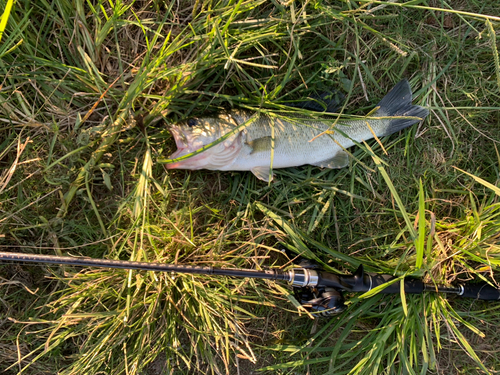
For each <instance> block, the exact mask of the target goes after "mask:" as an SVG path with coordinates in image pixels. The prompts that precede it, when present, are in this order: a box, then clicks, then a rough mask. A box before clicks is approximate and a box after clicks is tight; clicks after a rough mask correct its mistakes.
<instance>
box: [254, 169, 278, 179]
mask: <svg viewBox="0 0 500 375" xmlns="http://www.w3.org/2000/svg"><path fill="white" fill-rule="evenodd" d="M252 173H253V174H254V175H255V177H257V178H258V179H259V180H262V181H266V182H269V181H272V179H273V176H272V175H271V179H269V175H270V174H271V168H269V167H254V168H252Z"/></svg>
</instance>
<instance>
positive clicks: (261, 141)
mask: <svg viewBox="0 0 500 375" xmlns="http://www.w3.org/2000/svg"><path fill="white" fill-rule="evenodd" d="M246 144H247V145H248V146H249V147H251V149H252V151H251V152H250V154H253V153H255V152H265V151H271V148H272V137H271V136H267V137H262V138H257V139H254V140H253V141H248V142H246Z"/></svg>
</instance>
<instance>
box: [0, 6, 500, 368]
mask: <svg viewBox="0 0 500 375" xmlns="http://www.w3.org/2000/svg"><path fill="white" fill-rule="evenodd" d="M6 4H7V6H6V5H4V3H2V4H1V7H2V8H0V12H2V14H3V16H2V18H1V19H0V33H2V31H3V30H2V28H3V27H4V25H5V31H4V32H3V33H2V34H1V40H0V41H1V45H0V71H1V77H2V80H1V81H0V111H1V115H0V248H1V249H2V250H12V251H25V252H37V253H47V254H64V255H68V254H77V255H85V256H91V257H98V258H99V257H106V258H111V259H117V258H119V259H130V260H144V261H161V262H168V263H182V264H196V265H213V266H218V267H248V268H264V267H286V266H289V265H290V260H289V259H288V258H287V257H286V256H285V254H284V253H283V252H282V251H281V249H283V248H288V249H289V250H291V251H292V252H296V253H297V254H301V255H303V256H306V257H308V258H312V259H315V260H316V261H317V262H319V263H321V264H322V265H323V266H324V267H326V268H328V269H330V270H332V271H336V272H351V271H353V270H354V269H355V268H356V267H357V266H358V265H359V264H360V263H363V264H365V266H366V268H367V269H368V270H369V271H373V272H385V273H391V274H394V275H399V276H402V275H414V276H418V277H425V278H426V280H427V281H429V282H437V283H453V282H457V281H459V280H473V279H474V280H481V279H483V280H487V281H489V282H491V283H496V281H495V273H496V272H497V268H498V266H497V264H498V257H499V254H500V236H499V235H498V233H499V229H500V220H499V218H498V217H499V216H498V215H499V212H500V211H499V209H500V205H499V202H498V195H500V191H499V188H498V179H499V162H500V154H499V152H498V146H499V145H498V143H499V141H500V128H499V122H500V117H499V113H500V112H499V109H500V106H499V105H498V103H499V96H500V95H499V94H500V91H499V90H500V66H499V56H498V41H497V39H498V38H497V34H498V29H499V25H500V18H499V17H498V16H496V14H497V13H498V12H497V6H496V4H494V2H491V3H490V2H475V1H468V2H451V1H427V2H425V1H421V2H408V3H399V2H392V1H368V0H366V1H357V2H351V1H339V2H337V1H331V2H328V1H326V2H325V1H309V2H304V3H296V2H279V1H271V2H267V1H238V2H231V1H220V2H212V1H205V0H199V1H195V2H190V1H189V2H188V1H185V2H184V1H181V2H161V1H136V2H132V3H127V4H124V3H121V2H106V1H99V0H98V1H87V2H85V1H81V0H77V1H66V0H55V1H52V2H48V1H37V2H29V1H24V0H21V1H18V2H16V3H15V4H14V6H13V7H12V9H10V8H9V6H10V5H9V4H12V3H11V2H6ZM5 19H8V22H7V23H6V24H5V22H4V20H5ZM404 77H405V78H408V79H409V81H410V83H411V85H412V88H413V91H414V98H415V103H416V104H420V105H424V106H426V107H428V108H429V109H430V112H431V114H430V116H429V117H428V118H427V119H426V120H425V121H424V122H423V123H422V124H420V125H418V126H414V127H412V128H410V129H408V130H405V131H403V132H401V133H400V134H395V135H392V136H390V137H386V138H384V139H382V140H381V141H382V143H383V149H382V148H381V147H380V145H379V143H377V142H375V141H373V142H369V143H368V144H363V145H360V147H357V148H353V149H352V150H350V151H351V152H352V158H351V162H350V165H349V167H348V168H345V169H342V170H335V171H332V170H326V169H325V170H322V169H319V168H316V167H311V166H305V167H298V168H288V169H285V170H276V171H274V173H275V175H276V178H275V180H274V182H273V183H272V184H269V185H268V184H265V183H263V182H261V181H259V180H257V179H256V178H255V177H254V176H253V175H252V174H251V173H247V172H213V171H193V172H189V171H182V170H173V171H172V170H169V171H167V170H166V168H165V165H164V164H162V163H161V161H162V160H164V159H166V158H167V157H168V156H169V155H170V154H171V153H172V151H174V149H175V144H174V142H173V140H172V137H171V135H170V133H169V132H168V125H169V124H171V123H174V122H176V121H179V120H181V119H185V118H188V117H191V116H202V115H204V114H207V113H213V112H216V111H221V110H230V109H231V108H244V109H250V110H259V111H261V112H264V113H283V112H285V113H287V112H288V109H287V108H286V104H287V103H291V102H293V101H296V100H300V99H301V98H304V97H307V96H308V95H310V94H313V93H315V92H322V91H328V90H332V89H335V90H339V91H340V92H342V93H344V94H345V96H346V106H345V107H344V108H342V111H343V112H344V113H345V114H351V115H365V114H367V113H369V112H370V111H371V110H372V109H373V107H374V106H375V105H376V104H377V103H378V101H379V100H380V99H381V98H382V97H383V96H384V95H385V93H386V92H387V91H388V90H390V88H391V87H392V86H394V85H395V84H396V83H397V82H398V81H399V80H400V79H401V78H404ZM308 115H314V114H311V113H308ZM384 150H385V151H384ZM0 277H1V279H0V285H1V289H0V293H1V294H0V304H1V305H2V307H1V309H2V310H0V314H1V315H0V369H1V370H2V371H3V372H4V373H6V374H18V373H25V374H32V373H36V374H43V373H46V374H54V373H61V374H103V373H106V374H144V375H153V374H155V375H156V374H182V373H186V374H193V373H214V374H226V373H227V374H242V375H244V374H250V373H254V372H256V371H257V370H259V369H260V371H261V372H262V373H269V374H292V373H301V374H305V373H309V374H400V373H408V374H416V373H435V374H449V373H464V374H465V373H467V374H470V373H494V372H496V370H497V369H498V367H499V362H500V357H499V355H498V354H497V352H498V349H497V343H498V340H499V338H500V337H499V334H498V329H497V327H498V325H497V323H498V316H499V314H498V310H499V309H500V305H499V304H496V303H486V302H478V301H472V300H460V299H456V298H451V297H450V298H448V299H447V298H446V297H445V296H437V295H431V294H428V293H426V294H424V295H421V296H420V295H419V296H411V295H407V296H401V295H394V296H389V295H379V294H377V295H374V294H373V293H369V294H366V295H350V296H348V297H349V307H348V309H347V310H346V311H345V312H344V313H343V314H341V315H339V316H336V317H333V318H331V319H323V320H321V319H315V320H311V319H310V317H308V316H307V314H304V313H303V312H300V311H298V310H297V308H296V301H295V300H294V298H293V296H292V294H291V291H290V290H289V289H288V288H287V287H286V286H285V285H282V284H275V283H270V282H265V281H255V280H236V279H228V278H217V277H211V276H193V275H171V274H155V273H141V272H135V271H134V272H132V271H120V270H93V269H84V270H79V269H72V268H70V267H64V268H61V267H60V268H58V267H47V266H43V265H40V266H34V265H28V266H25V265H22V266H20V265H11V264H3V265H1V266H0Z"/></svg>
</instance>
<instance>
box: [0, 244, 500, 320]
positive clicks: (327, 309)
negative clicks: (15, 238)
mask: <svg viewBox="0 0 500 375" xmlns="http://www.w3.org/2000/svg"><path fill="white" fill-rule="evenodd" d="M0 261H12V262H33V263H48V264H58V265H71V266H81V267H101V268H119V269H127V270H140V271H156V272H176V273H185V274H199V275H219V276H230V277H241V278H246V277H249V278H255V279H266V280H277V281H279V280H282V281H286V282H288V283H289V284H290V285H291V286H292V287H293V289H294V291H295V295H296V297H297V299H298V301H299V302H300V304H301V305H302V306H304V307H305V308H306V309H307V310H308V311H310V312H312V313H316V314H318V315H322V316H328V315H333V314H338V313H340V312H342V311H343V310H344V309H345V308H346V305H345V303H344V302H345V300H344V297H343V294H342V292H368V291H370V290H372V289H373V288H376V287H378V286H380V285H383V284H386V283H390V282H391V281H394V280H395V279H396V277H394V276H392V275H384V274H372V273H365V272H364V269H363V265H360V266H359V267H358V269H357V270H356V272H354V274H352V275H342V274H335V273H331V272H326V271H324V270H320V269H318V268H317V267H316V266H311V265H310V264H309V265H306V266H304V267H296V268H292V269H290V270H286V271H282V270H276V269H269V270H263V271H258V270H253V269H239V268H233V269H231V268H214V267H198V266H183V265H175V264H165V263H150V262H133V261H124V260H110V259H95V258H88V257H70V256H56V255H38V254H25V253H11V252H0ZM403 286H404V292H405V293H411V294H420V293H423V292H436V293H449V294H456V295H457V296H460V297H465V298H474V299H480V300H499V299H500V289H498V288H495V287H493V286H491V285H489V284H486V283H483V284H469V283H466V284H460V285H457V286H454V287H447V286H444V285H435V284H428V283H424V282H423V281H422V280H420V279H416V278H405V279H403ZM400 292H401V285H400V283H399V282H394V283H392V284H389V285H387V287H385V288H384V289H382V290H381V291H380V293H386V294H389V293H400Z"/></svg>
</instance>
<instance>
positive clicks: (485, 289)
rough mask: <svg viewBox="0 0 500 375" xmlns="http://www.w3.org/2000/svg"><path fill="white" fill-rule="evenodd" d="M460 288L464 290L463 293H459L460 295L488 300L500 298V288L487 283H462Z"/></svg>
mask: <svg viewBox="0 0 500 375" xmlns="http://www.w3.org/2000/svg"><path fill="white" fill-rule="evenodd" d="M458 289H461V291H462V293H460V292H459V293H458V295H459V296H460V297H467V298H474V299H482V300H486V301H493V300H499V299H500V289H498V288H495V287H493V286H491V285H489V284H486V283H483V284H465V285H460V286H459V288H458Z"/></svg>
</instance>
